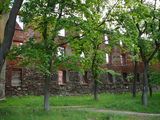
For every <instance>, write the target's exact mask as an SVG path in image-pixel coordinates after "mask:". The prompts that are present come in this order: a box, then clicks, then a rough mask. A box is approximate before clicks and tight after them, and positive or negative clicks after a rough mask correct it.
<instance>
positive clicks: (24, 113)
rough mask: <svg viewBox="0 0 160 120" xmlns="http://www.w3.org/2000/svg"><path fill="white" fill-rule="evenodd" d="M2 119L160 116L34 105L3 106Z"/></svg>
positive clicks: (109, 119)
mask: <svg viewBox="0 0 160 120" xmlns="http://www.w3.org/2000/svg"><path fill="white" fill-rule="evenodd" d="M0 120H160V118H159V117H153V116H152V117H148V116H147V117H144V116H133V115H114V114H107V113H105V114H104V113H93V112H86V111H75V110H69V109H57V108H56V109H53V108H52V109H51V110H50V111H49V112H44V111H43V110H42V108H34V107H32V108H27V107H6V108H5V107H3V108H0Z"/></svg>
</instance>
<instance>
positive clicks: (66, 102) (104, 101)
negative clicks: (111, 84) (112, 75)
mask: <svg viewBox="0 0 160 120" xmlns="http://www.w3.org/2000/svg"><path fill="white" fill-rule="evenodd" d="M148 98H149V103H148V106H147V107H144V106H142V105H141V95H140V94H138V96H137V97H136V98H132V97H131V94H130V93H125V94H110V93H103V94H100V95H99V100H98V101H94V100H93V96H91V95H83V96H52V97H51V99H50V104H51V106H86V107H94V108H103V109H112V110H124V111H135V112H147V113H160V93H154V94H153V97H148ZM11 106H16V107H18V106H19V107H41V108H42V107H43V96H22V97H9V98H6V100H5V101H1V102H0V107H11Z"/></svg>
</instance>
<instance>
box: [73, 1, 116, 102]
mask: <svg viewBox="0 0 160 120" xmlns="http://www.w3.org/2000/svg"><path fill="white" fill-rule="evenodd" d="M86 3H88V4H91V3H94V5H91V6H90V7H89V10H90V11H91V13H90V14H88V13H85V14H84V17H85V19H86V22H85V24H83V26H82V27H83V31H82V33H83V35H84V36H82V40H83V42H79V41H75V42H76V43H75V44H78V46H80V47H78V50H77V48H75V49H74V50H75V51H78V53H79V54H81V53H84V58H83V59H84V60H85V61H86V63H85V62H84V64H87V70H90V71H91V74H92V81H93V96H94V100H98V93H97V92H98V84H99V83H101V81H100V79H99V78H100V75H101V74H103V73H104V72H105V73H106V72H110V73H113V74H114V72H113V71H111V70H105V69H104V68H103V65H104V64H106V61H105V55H106V53H107V52H108V53H109V49H110V47H109V46H108V48H105V42H106V41H105V40H104V36H105V34H107V33H108V28H106V26H105V22H106V21H107V20H108V16H109V14H110V13H111V11H112V10H113V8H114V7H115V6H116V5H117V3H115V4H114V5H110V4H107V3H106V1H103V0H97V1H94V2H91V1H87V2H86ZM106 9H107V10H108V11H106V12H105V13H104V11H105V10H106ZM104 14H105V16H104V17H102V16H103V15H104Z"/></svg>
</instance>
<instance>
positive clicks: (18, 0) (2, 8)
mask: <svg viewBox="0 0 160 120" xmlns="http://www.w3.org/2000/svg"><path fill="white" fill-rule="evenodd" d="M22 2H23V0H15V1H14V3H13V6H12V8H11V11H10V14H9V18H8V20H7V23H6V26H5V31H4V39H3V42H2V44H0V72H1V70H2V67H3V64H4V62H5V58H6V55H7V53H8V52H9V49H10V47H11V44H12V38H13V35H14V31H15V24H16V17H17V14H18V12H19V9H20V7H21V5H22ZM8 5H9V1H8V0H6V1H4V0H2V1H1V2H0V14H4V13H5V12H6V11H7V10H8V7H9V6H8ZM6 6H7V7H6Z"/></svg>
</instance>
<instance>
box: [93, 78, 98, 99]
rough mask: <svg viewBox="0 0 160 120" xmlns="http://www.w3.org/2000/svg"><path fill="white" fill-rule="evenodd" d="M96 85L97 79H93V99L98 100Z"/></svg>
mask: <svg viewBox="0 0 160 120" xmlns="http://www.w3.org/2000/svg"><path fill="white" fill-rule="evenodd" d="M97 87H98V82H97V80H95V79H94V87H93V91H94V100H98V94H97Z"/></svg>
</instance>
